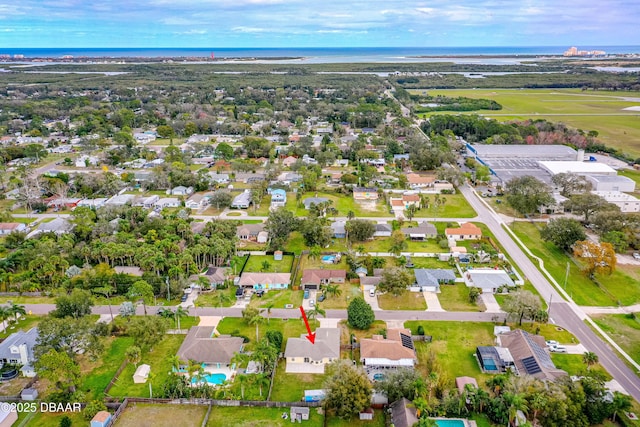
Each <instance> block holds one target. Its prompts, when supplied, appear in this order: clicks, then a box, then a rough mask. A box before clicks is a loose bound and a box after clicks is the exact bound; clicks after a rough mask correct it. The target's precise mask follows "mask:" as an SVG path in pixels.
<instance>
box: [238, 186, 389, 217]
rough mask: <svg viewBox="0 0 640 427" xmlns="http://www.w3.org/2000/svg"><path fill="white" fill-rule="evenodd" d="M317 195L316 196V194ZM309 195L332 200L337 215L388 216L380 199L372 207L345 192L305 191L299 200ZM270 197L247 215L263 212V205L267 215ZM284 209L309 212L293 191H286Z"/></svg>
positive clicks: (301, 212)
mask: <svg viewBox="0 0 640 427" xmlns="http://www.w3.org/2000/svg"><path fill="white" fill-rule="evenodd" d="M316 195H317V196H316ZM309 197H326V198H327V199H329V200H330V201H332V202H333V203H332V205H331V207H333V208H336V209H337V210H338V216H346V215H347V213H348V212H349V211H353V213H355V214H356V217H383V216H390V213H389V209H388V207H387V206H385V205H384V204H383V203H382V201H381V200H378V201H377V203H376V204H375V205H374V206H373V207H371V208H370V207H369V206H368V205H367V204H366V203H363V204H360V203H359V202H356V201H355V200H354V199H353V196H351V195H346V194H336V193H325V192H321V191H312V192H307V193H304V194H303V195H302V198H301V199H300V200H301V201H302V200H304V199H306V198H309ZM270 200H271V198H270V196H267V197H265V198H264V199H263V202H262V205H261V206H260V209H258V211H257V212H256V213H253V209H249V215H260V212H263V211H264V209H263V206H266V207H267V209H266V215H268V210H269V208H268V207H269V202H270ZM285 207H286V209H287V210H290V211H292V212H293V213H294V214H295V215H296V216H307V215H308V214H309V212H308V211H307V210H305V209H304V205H300V204H298V202H296V195H295V193H287V204H286V206H285Z"/></svg>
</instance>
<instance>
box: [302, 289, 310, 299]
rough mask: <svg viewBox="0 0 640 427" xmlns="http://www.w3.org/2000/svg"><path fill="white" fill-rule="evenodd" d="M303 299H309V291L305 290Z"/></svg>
mask: <svg viewBox="0 0 640 427" xmlns="http://www.w3.org/2000/svg"><path fill="white" fill-rule="evenodd" d="M303 298H304V299H307V298H309V289H305V290H304V295H303Z"/></svg>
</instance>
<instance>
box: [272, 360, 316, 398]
mask: <svg viewBox="0 0 640 427" xmlns="http://www.w3.org/2000/svg"><path fill="white" fill-rule="evenodd" d="M285 369H286V363H285V361H284V360H283V359H281V360H280V361H278V367H277V368H276V376H275V379H274V381H273V390H272V391H271V400H274V401H281V402H298V401H300V399H301V398H302V397H303V396H304V391H305V390H316V389H320V388H322V383H323V382H324V377H325V376H324V375H322V374H287V373H286V372H285Z"/></svg>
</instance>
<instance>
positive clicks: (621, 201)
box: [592, 191, 640, 213]
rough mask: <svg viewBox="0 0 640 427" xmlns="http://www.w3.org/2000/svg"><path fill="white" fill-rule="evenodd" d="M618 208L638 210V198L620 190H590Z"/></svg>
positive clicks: (639, 206)
mask: <svg viewBox="0 0 640 427" xmlns="http://www.w3.org/2000/svg"><path fill="white" fill-rule="evenodd" d="M592 193H593V194H597V195H598V196H600V197H602V198H603V199H605V200H606V201H607V202H609V203H612V204H614V205H616V206H617V207H619V208H620V211H621V212H625V213H626V212H640V199H638V198H637V197H634V196H632V195H630V194H625V193H622V192H620V191H592Z"/></svg>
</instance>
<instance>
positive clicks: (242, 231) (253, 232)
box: [236, 222, 268, 243]
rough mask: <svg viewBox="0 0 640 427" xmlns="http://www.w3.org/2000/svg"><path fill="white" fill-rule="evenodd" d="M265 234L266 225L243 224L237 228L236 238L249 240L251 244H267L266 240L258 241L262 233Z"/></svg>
mask: <svg viewBox="0 0 640 427" xmlns="http://www.w3.org/2000/svg"><path fill="white" fill-rule="evenodd" d="M263 232H264V233H266V231H265V229H264V223H262V222H261V223H258V224H242V225H239V226H238V227H237V228H236V236H238V239H240V240H248V241H250V242H257V243H266V242H267V240H266V239H264V242H261V241H259V239H258V237H260V233H263ZM267 236H268V234H267Z"/></svg>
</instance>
